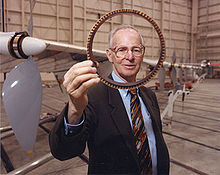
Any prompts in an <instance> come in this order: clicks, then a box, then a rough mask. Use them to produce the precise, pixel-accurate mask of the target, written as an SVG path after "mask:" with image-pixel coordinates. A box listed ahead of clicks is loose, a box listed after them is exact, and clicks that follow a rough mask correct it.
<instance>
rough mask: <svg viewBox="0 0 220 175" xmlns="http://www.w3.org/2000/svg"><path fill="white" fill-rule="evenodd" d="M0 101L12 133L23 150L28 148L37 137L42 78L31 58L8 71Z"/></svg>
mask: <svg viewBox="0 0 220 175" xmlns="http://www.w3.org/2000/svg"><path fill="white" fill-rule="evenodd" d="M2 96H3V103H4V107H5V111H6V114H7V116H8V120H9V122H10V124H11V127H12V129H13V131H14V133H15V136H16V138H17V140H18V142H19V144H20V145H21V146H22V148H23V149H24V150H25V151H31V150H32V149H33V147H34V143H35V139H36V136H37V128H38V123H39V118H40V111H41V99H42V86H41V77H40V73H39V71H38V69H37V66H36V64H35V63H34V61H33V60H32V58H28V59H27V60H25V61H24V62H22V63H20V64H19V65H18V66H16V67H15V68H14V69H12V70H11V72H10V73H9V75H8V76H7V78H6V80H5V82H4V85H3V89H2Z"/></svg>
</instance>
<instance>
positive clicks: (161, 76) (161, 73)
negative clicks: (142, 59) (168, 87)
mask: <svg viewBox="0 0 220 175" xmlns="http://www.w3.org/2000/svg"><path fill="white" fill-rule="evenodd" d="M165 76H166V72H165V69H164V67H161V69H160V71H159V72H158V79H159V82H160V89H161V90H163V89H164V83H165Z"/></svg>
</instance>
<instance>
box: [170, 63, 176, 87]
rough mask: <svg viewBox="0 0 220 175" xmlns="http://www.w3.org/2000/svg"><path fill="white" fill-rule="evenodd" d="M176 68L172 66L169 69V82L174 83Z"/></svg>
mask: <svg viewBox="0 0 220 175" xmlns="http://www.w3.org/2000/svg"><path fill="white" fill-rule="evenodd" d="M176 77H177V76H176V68H175V67H172V69H171V82H172V83H173V85H174V86H175V85H176Z"/></svg>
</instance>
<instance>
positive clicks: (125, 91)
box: [112, 71, 139, 97]
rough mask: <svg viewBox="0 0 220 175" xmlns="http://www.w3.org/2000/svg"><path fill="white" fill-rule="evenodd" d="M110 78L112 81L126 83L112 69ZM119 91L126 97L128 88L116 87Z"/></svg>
mask: <svg viewBox="0 0 220 175" xmlns="http://www.w3.org/2000/svg"><path fill="white" fill-rule="evenodd" d="M112 78H113V80H114V81H116V82H119V83H126V82H125V81H124V80H122V79H121V78H120V77H119V76H118V75H116V73H115V72H114V71H112ZM118 90H119V92H120V93H121V95H122V96H123V97H126V96H127V95H128V94H129V93H128V89H118ZM137 93H139V89H138V88H137Z"/></svg>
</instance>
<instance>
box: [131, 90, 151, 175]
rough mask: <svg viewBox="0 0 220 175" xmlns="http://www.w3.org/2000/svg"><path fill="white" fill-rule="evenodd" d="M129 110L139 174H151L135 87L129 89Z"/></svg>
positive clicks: (147, 146)
mask: <svg viewBox="0 0 220 175" xmlns="http://www.w3.org/2000/svg"><path fill="white" fill-rule="evenodd" d="M130 94H131V101H130V110H131V118H132V124H133V132H134V136H135V139H136V147H137V154H138V159H139V163H140V167H141V174H145V175H148V174H152V160H151V154H150V149H149V144H148V139H147V133H146V131H145V127H144V121H143V116H142V113H141V106H140V101H139V98H138V96H137V89H132V90H130Z"/></svg>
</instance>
